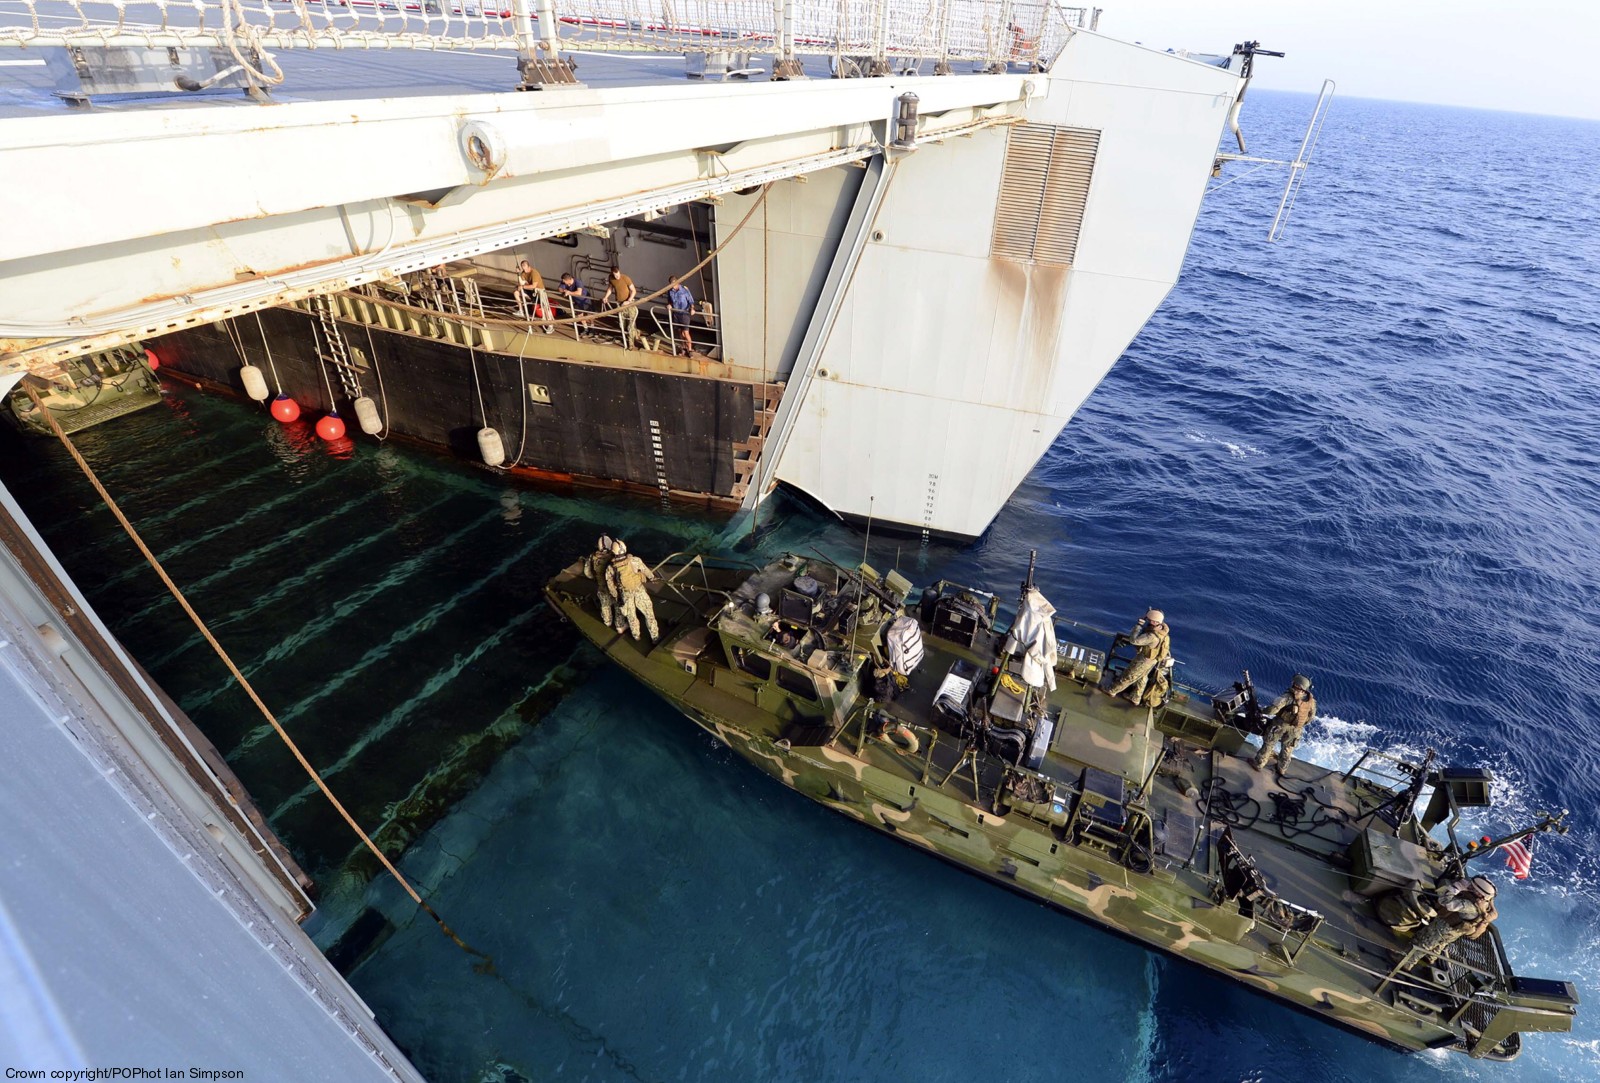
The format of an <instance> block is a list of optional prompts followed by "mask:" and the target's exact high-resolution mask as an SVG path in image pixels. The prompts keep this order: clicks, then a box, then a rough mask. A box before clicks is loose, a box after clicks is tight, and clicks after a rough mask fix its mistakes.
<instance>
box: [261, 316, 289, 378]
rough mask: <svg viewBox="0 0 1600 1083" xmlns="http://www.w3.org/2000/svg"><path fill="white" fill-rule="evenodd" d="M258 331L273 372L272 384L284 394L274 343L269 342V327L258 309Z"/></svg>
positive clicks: (268, 364)
mask: <svg viewBox="0 0 1600 1083" xmlns="http://www.w3.org/2000/svg"><path fill="white" fill-rule="evenodd" d="M256 330H258V331H260V332H261V345H262V347H263V348H264V349H265V350H266V351H267V367H268V368H270V369H271V370H272V382H273V384H274V385H275V386H276V387H277V389H278V394H280V395H281V394H283V381H282V380H280V379H278V363H277V362H276V361H274V360H273V359H272V343H270V342H268V341H267V325H266V324H264V323H262V322H261V310H260V309H259V308H258V309H256Z"/></svg>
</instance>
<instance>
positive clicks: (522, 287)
mask: <svg viewBox="0 0 1600 1083" xmlns="http://www.w3.org/2000/svg"><path fill="white" fill-rule="evenodd" d="M530 307H531V308H532V310H533V311H532V315H533V316H534V317H535V318H536V319H540V320H546V321H548V320H549V319H550V317H551V315H552V313H551V311H550V298H549V297H548V296H547V295H546V294H545V291H544V276H543V275H541V274H540V273H539V271H538V269H537V268H535V267H534V265H533V264H531V263H529V262H528V261H527V260H521V261H520V262H518V264H517V309H518V310H519V311H520V312H521V313H522V315H523V317H524V318H526V317H527V316H528V315H529V308H530ZM554 331H555V328H554V327H551V326H550V324H549V323H548V322H547V323H546V324H545V325H544V333H545V334H547V335H548V334H551V333H553V332H554Z"/></svg>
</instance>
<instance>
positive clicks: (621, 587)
mask: <svg viewBox="0 0 1600 1083" xmlns="http://www.w3.org/2000/svg"><path fill="white" fill-rule="evenodd" d="M655 577H656V573H655V572H652V571H651V570H650V565H648V564H646V563H645V562H644V561H642V560H640V559H639V558H638V557H636V556H630V555H629V554H628V546H627V543H626V542H624V541H623V540H622V539H621V538H618V539H617V540H616V541H615V542H613V543H612V545H611V567H609V568H608V569H606V582H607V583H609V584H610V585H611V590H612V593H614V594H615V595H616V597H617V601H618V603H619V604H620V605H621V607H622V611H621V613H620V615H619V616H618V618H617V619H618V622H619V623H620V622H621V621H624V620H625V621H627V622H628V631H629V632H630V633H631V634H632V635H633V638H634V639H638V638H639V614H640V613H643V614H644V623H645V626H646V627H647V628H649V629H650V638H651V640H652V641H653V640H657V639H660V638H661V630H660V629H659V628H657V627H656V607H655V605H654V604H653V603H652V602H651V601H650V595H649V593H648V592H647V591H646V590H645V589H644V585H645V584H646V583H648V582H650V581H651V580H652V579H654V578H655ZM617 630H618V631H621V629H620V628H619V629H617Z"/></svg>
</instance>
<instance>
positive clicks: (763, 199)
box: [480, 181, 772, 327]
mask: <svg viewBox="0 0 1600 1083" xmlns="http://www.w3.org/2000/svg"><path fill="white" fill-rule="evenodd" d="M771 187H772V182H771V181H768V182H767V183H765V184H763V185H762V186H761V196H760V198H758V199H757V200H756V201H755V202H754V203H752V204H751V205H750V209H749V210H748V211H746V212H745V216H744V217H743V218H741V219H739V224H738V225H736V226H734V227H733V231H732V232H731V233H729V234H728V236H727V237H726V238H725V239H724V240H723V242H722V243H721V244H719V245H717V247H715V248H713V249H712V250H711V251H709V252H707V253H706V255H705V258H704V259H702V260H701V261H700V262H699V263H697V264H695V265H694V266H693V267H690V268H689V269H688V270H687V271H685V272H683V274H681V275H679V276H678V279H679V280H680V281H682V280H683V279H685V278H688V277H689V276H690V275H692V274H695V273H696V272H698V271H699V270H700V269H701V268H702V267H704V266H705V265H706V264H708V263H710V262H711V261H712V260H714V259H716V258H717V255H718V253H720V252H721V251H722V250H723V249H724V248H726V247H728V245H729V244H731V243H732V242H733V239H734V238H735V237H737V236H738V235H739V232H740V231H741V230H742V229H744V227H745V226H746V225H747V224H748V223H749V221H750V219H752V218H754V217H755V215H756V211H757V210H759V209H760V208H762V207H764V206H766V203H767V189H769V188H771ZM689 220H690V223H691V224H692V223H693V221H694V218H693V215H691V216H690V219H689ZM671 288H672V285H671V283H668V284H667V285H665V286H662V287H661V288H660V289H658V290H656V291H655V292H654V293H647V294H645V295H644V296H643V297H635V298H634V299H633V300H631V301H629V302H628V303H627V304H625V305H618V306H617V307H616V308H608V309H604V310H603V311H600V312H586V313H584V314H583V315H582V316H562V317H560V318H559V319H549V320H539V321H537V322H538V323H539V324H540V325H541V326H544V327H556V326H558V325H561V324H568V323H589V322H592V321H594V320H598V319H599V318H600V317H602V316H615V315H617V313H619V312H622V311H623V310H625V309H629V308H638V307H639V306H640V305H643V304H644V303H645V302H646V301H654V300H655V299H656V298H657V297H660V296H661V295H662V294H664V293H666V292H667V291H668V290H670V289H671ZM634 292H636V293H637V292H638V290H637V288H636V289H635V291H634ZM567 303H568V304H569V305H570V304H571V303H572V302H571V298H568V299H567ZM480 322H482V323H490V322H494V323H520V322H521V321H520V320H498V319H492V318H491V317H481V318H480Z"/></svg>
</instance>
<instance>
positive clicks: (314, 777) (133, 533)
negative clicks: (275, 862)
mask: <svg viewBox="0 0 1600 1083" xmlns="http://www.w3.org/2000/svg"><path fill="white" fill-rule="evenodd" d="M23 389H24V390H25V391H27V393H28V397H29V398H30V399H32V400H33V404H34V405H35V406H37V407H38V408H39V410H40V412H41V413H42V414H43V415H44V419H45V421H47V422H49V423H50V430H51V431H52V432H54V433H55V434H56V436H57V437H59V438H60V440H61V442H62V443H63V444H65V445H66V447H67V451H68V452H69V453H71V455H72V458H73V461H74V462H76V463H77V464H78V467H79V469H81V470H82V471H83V474H84V476H85V477H87V478H88V479H89V484H90V485H93V486H94V489H95V492H97V493H99V494H100V499H101V500H104V501H105V502H106V507H108V508H110V509H111V514H112V515H115V516H116V517H117V522H119V523H121V524H122V529H123V530H125V531H127V533H128V537H129V538H132V539H133V544H134V545H135V546H137V547H138V549H139V552H140V553H142V554H143V555H144V559H145V560H146V561H148V562H149V564H150V567H152V568H154V569H155V571H156V574H157V575H158V576H160V577H161V582H162V583H163V584H164V585H165V586H166V588H167V590H168V592H169V593H171V595H172V596H173V597H174V598H176V599H177V600H178V604H179V605H180V606H182V607H183V611H184V612H185V613H187V614H188V615H189V619H190V620H192V621H193V622H194V626H195V627H196V628H198V629H200V634H201V635H202V636H204V637H205V639H206V642H207V643H209V644H211V649H212V650H214V651H216V652H217V657H218V658H221V659H222V664H223V665H225V666H227V667H228V672H229V673H231V674H233V678H234V680H236V681H238V682H239V687H241V688H243V689H244V691H245V694H246V695H248V696H249V697H250V701H251V702H252V703H254V704H255V705H256V707H257V708H258V709H259V710H260V711H261V715H262V717H264V718H265V719H266V720H267V722H268V724H270V725H271V726H272V728H273V730H274V731H276V732H277V734H278V736H279V737H280V738H282V739H283V743H284V744H285V745H286V746H287V747H288V749H289V752H290V753H291V754H292V755H293V756H294V758H295V760H296V762H298V763H299V764H300V766H301V767H303V768H305V771H306V774H308V775H310V776H311V781H312V782H314V783H316V785H317V789H319V790H321V791H322V792H323V795H324V796H326V797H327V799H328V801H329V802H330V803H331V804H332V805H333V807H334V809H335V811H337V812H338V813H339V815H340V816H342V817H343V818H344V822H345V823H347V824H349V825H350V830H352V831H354V832H355V833H356V835H357V836H358V837H359V838H360V839H361V842H362V844H363V845H364V846H366V848H367V849H368V850H371V851H372V854H373V856H374V857H376V858H377V859H378V861H379V862H380V863H382V865H383V867H384V868H385V869H387V870H388V872H389V875H390V876H393V877H394V878H395V881H396V882H397V883H398V884H399V885H400V887H401V888H402V889H404V891H405V893H406V894H407V895H409V896H411V900H412V901H413V902H415V903H416V904H417V905H418V906H420V907H422V909H423V910H424V911H426V912H427V915H428V916H429V917H430V918H432V919H433V920H434V921H435V922H437V923H438V925H439V928H440V929H442V930H443V931H444V934H445V935H446V936H448V937H449V938H450V939H451V940H454V941H455V942H456V945H457V946H458V947H460V948H461V949H462V950H464V951H466V952H469V953H471V954H473V955H476V956H478V957H479V958H481V959H482V960H483V962H482V963H481V964H479V967H480V969H482V970H485V971H489V970H492V969H493V967H494V963H493V961H492V960H491V959H490V958H489V957H488V956H487V955H485V954H484V953H483V952H481V951H479V950H478V949H476V948H474V947H471V946H470V945H468V944H467V942H466V941H464V940H462V939H461V937H459V936H457V935H456V933H455V930H453V929H451V928H450V926H448V925H446V924H445V922H444V919H443V918H441V917H440V916H439V915H438V913H436V912H435V911H434V909H433V907H431V906H429V905H428V904H427V903H426V902H424V901H423V898H422V896H421V895H419V894H417V890H416V889H415V888H413V887H412V886H411V883H410V881H408V880H407V879H406V878H405V877H404V876H403V875H402V874H401V872H400V870H399V869H397V868H395V867H394V864H393V863H392V862H391V861H390V860H389V859H388V857H386V856H385V855H384V853H383V851H382V850H380V849H378V846H377V844H376V843H374V842H373V841H372V839H371V838H370V837H369V836H368V835H367V833H366V832H365V831H363V830H362V829H361V826H360V825H359V824H357V823H356V821H355V817H353V816H351V815H350V813H349V811H348V810H346V809H345V807H344V805H343V804H341V803H340V801H339V799H338V798H337V797H335V796H334V795H333V791H332V790H330V789H329V788H328V784H327V783H326V782H324V781H323V780H322V776H321V775H319V774H318V773H317V769H316V768H315V767H312V766H311V762H310V761H309V760H307V759H306V757H305V754H304V753H302V752H301V751H300V747H299V746H298V745H296V744H295V743H294V738H292V737H290V736H289V734H288V732H287V731H286V730H285V729H284V728H283V725H282V724H281V723H280V722H279V721H278V719H277V717H276V716H275V715H274V714H273V713H272V710H271V708H269V707H268V706H267V705H266V704H265V703H264V702H262V699H261V697H260V696H259V695H257V694H256V690H255V688H254V687H252V686H251V684H250V681H249V679H248V678H246V677H245V675H244V674H243V673H241V672H240V671H239V667H238V666H236V665H234V662H233V659H232V658H230V657H229V656H228V652H227V651H225V650H223V649H222V644H221V643H219V642H217V637H216V636H214V635H212V634H211V629H210V628H208V627H206V622H205V621H204V620H202V619H201V618H200V614H199V613H196V612H195V610H194V607H193V606H192V605H190V604H189V599H188V598H186V597H184V595H183V591H181V590H179V589H178V585H177V584H176V583H174V582H173V581H172V577H171V576H169V575H168V574H167V570H166V569H165V568H163V567H162V566H161V562H160V561H159V560H157V559H156V555H155V554H154V553H152V552H151V551H150V547H149V546H147V545H146V544H145V543H144V539H143V538H142V537H140V536H139V532H138V531H137V530H135V529H134V527H133V524H132V523H131V522H129V521H128V517H127V516H126V515H124V514H123V513H122V509H121V508H120V507H118V506H117V502H116V501H115V500H113V499H112V498H111V494H110V493H109V492H107V491H106V487H105V486H104V485H103V484H101V482H100V478H99V477H98V476H96V474H95V472H94V469H93V468H92V467H91V466H90V465H89V464H88V462H86V461H85V460H84V457H83V455H82V454H81V453H80V452H79V451H78V448H77V446H76V445H75V444H73V442H72V440H71V438H70V437H68V436H67V434H66V433H65V432H64V431H62V428H61V426H60V424H59V423H57V421H56V419H55V417H54V416H53V415H52V414H51V413H50V410H49V408H48V407H46V406H45V404H44V402H43V400H41V399H40V398H39V394H38V392H36V391H35V390H34V389H33V388H32V387H29V386H28V385H27V384H26V383H24V384H23Z"/></svg>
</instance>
